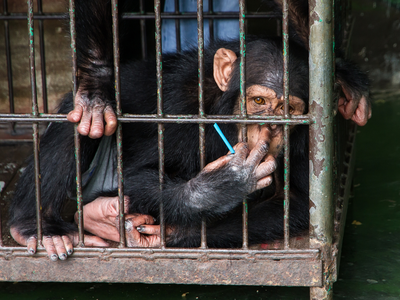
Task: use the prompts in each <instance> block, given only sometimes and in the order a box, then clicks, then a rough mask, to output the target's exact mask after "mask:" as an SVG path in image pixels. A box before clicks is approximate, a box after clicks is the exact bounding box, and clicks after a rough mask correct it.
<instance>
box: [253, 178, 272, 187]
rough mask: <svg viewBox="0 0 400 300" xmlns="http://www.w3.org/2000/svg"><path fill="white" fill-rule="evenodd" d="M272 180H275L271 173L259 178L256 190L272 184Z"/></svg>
mask: <svg viewBox="0 0 400 300" xmlns="http://www.w3.org/2000/svg"><path fill="white" fill-rule="evenodd" d="M272 180H273V178H272V175H269V176H267V177H264V178H262V179H260V180H258V181H257V184H256V190H260V189H263V188H265V187H267V186H269V185H271V183H272Z"/></svg>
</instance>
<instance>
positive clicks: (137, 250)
mask: <svg viewBox="0 0 400 300" xmlns="http://www.w3.org/2000/svg"><path fill="white" fill-rule="evenodd" d="M10 251H11V252H14V253H11V254H10V253H8V252H10ZM45 253H46V251H45V249H39V251H38V253H37V254H38V256H40V255H41V254H45ZM78 253H87V256H88V257H89V256H96V257H98V256H99V254H100V253H101V254H105V255H110V256H118V255H124V256H125V257H129V255H131V257H134V256H135V255H144V254H146V255H154V256H159V257H160V256H162V257H164V258H167V257H171V258H173V255H174V254H175V255H180V256H179V258H193V257H194V255H198V256H199V257H201V256H203V255H204V254H209V255H210V256H209V257H210V258H212V259H219V258H221V256H229V255H231V256H232V257H234V256H240V257H245V256H247V257H257V258H260V259H277V258H279V259H292V258H303V259H308V258H314V259H318V258H319V254H320V251H319V249H288V250H284V249H276V250H275V249H274V250H258V249H248V250H243V249H240V248H234V249H233V248H232V249H219V248H218V249H216V248H215V249H201V248H165V249H160V248H146V247H133V248H99V247H85V248H80V249H77V250H76V251H74V255H75V254H78ZM0 256H14V257H21V256H29V253H28V252H26V247H24V246H12V247H8V246H7V247H4V248H1V249H0Z"/></svg>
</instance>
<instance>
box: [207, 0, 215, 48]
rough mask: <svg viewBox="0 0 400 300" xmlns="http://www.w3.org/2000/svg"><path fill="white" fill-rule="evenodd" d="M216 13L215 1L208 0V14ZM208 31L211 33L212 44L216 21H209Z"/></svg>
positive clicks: (211, 19)
mask: <svg viewBox="0 0 400 300" xmlns="http://www.w3.org/2000/svg"><path fill="white" fill-rule="evenodd" d="M213 13H214V7H213V0H208V14H210V15H211V14H213ZM208 30H209V31H210V42H211V43H212V42H213V41H214V19H213V18H210V19H208Z"/></svg>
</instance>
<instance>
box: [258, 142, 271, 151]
mask: <svg viewBox="0 0 400 300" xmlns="http://www.w3.org/2000/svg"><path fill="white" fill-rule="evenodd" d="M258 149H259V151H260V152H261V153H266V152H268V149H269V142H267V141H259V142H258Z"/></svg>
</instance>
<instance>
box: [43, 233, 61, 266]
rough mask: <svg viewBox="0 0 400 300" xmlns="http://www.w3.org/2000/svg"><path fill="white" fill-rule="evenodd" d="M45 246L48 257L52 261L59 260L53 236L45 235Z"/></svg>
mask: <svg viewBox="0 0 400 300" xmlns="http://www.w3.org/2000/svg"><path fill="white" fill-rule="evenodd" d="M43 246H44V248H45V249H46V252H47V255H48V257H49V258H50V259H51V260H52V261H57V260H58V255H57V250H56V247H55V246H54V242H53V238H52V237H51V236H44V237H43Z"/></svg>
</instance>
